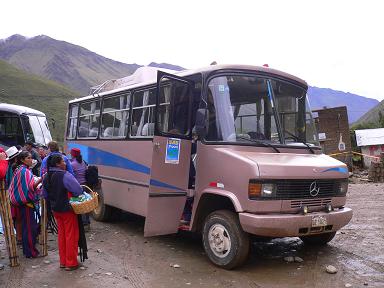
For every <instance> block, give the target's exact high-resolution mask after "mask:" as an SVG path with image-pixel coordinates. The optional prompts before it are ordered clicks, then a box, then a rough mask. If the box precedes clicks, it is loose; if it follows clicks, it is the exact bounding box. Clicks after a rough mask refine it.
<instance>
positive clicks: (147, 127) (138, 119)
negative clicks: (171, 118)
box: [130, 89, 156, 137]
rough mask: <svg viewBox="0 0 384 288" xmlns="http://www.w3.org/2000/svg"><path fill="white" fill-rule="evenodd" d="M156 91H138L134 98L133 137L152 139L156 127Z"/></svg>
mask: <svg viewBox="0 0 384 288" xmlns="http://www.w3.org/2000/svg"><path fill="white" fill-rule="evenodd" d="M155 106H156V89H149V90H144V91H137V92H135V93H134V94H133V98H132V119H131V134H130V135H131V137H152V136H153V135H154V127H155Z"/></svg>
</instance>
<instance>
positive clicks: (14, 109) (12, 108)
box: [0, 103, 45, 116]
mask: <svg viewBox="0 0 384 288" xmlns="http://www.w3.org/2000/svg"><path fill="white" fill-rule="evenodd" d="M0 111H4V112H10V113H15V114H17V115H22V114H26V115H37V116H45V114H44V113H43V112H40V111H38V110H35V109H32V108H29V107H25V106H20V105H13V104H6V103H0Z"/></svg>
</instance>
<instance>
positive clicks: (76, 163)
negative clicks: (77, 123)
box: [71, 148, 91, 231]
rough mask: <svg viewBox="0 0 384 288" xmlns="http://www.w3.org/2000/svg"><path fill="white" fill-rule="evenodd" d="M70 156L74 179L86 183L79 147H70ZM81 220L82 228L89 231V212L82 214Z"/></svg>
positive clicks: (84, 168) (85, 168)
mask: <svg viewBox="0 0 384 288" xmlns="http://www.w3.org/2000/svg"><path fill="white" fill-rule="evenodd" d="M71 157H72V158H71V165H72V168H73V173H74V174H75V178H76V180H77V181H78V182H79V183H80V185H86V184H87V180H86V178H85V173H86V171H87V163H85V161H84V160H83V156H82V155H81V151H80V149H78V148H72V149H71ZM82 221H83V224H84V229H85V230H88V231H89V229H90V225H91V221H90V219H89V213H87V214H83V215H82Z"/></svg>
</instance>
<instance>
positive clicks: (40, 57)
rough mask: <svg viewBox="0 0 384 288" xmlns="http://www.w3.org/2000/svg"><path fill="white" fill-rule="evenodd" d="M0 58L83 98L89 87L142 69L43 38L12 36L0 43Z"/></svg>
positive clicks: (135, 65)
mask: <svg viewBox="0 0 384 288" xmlns="http://www.w3.org/2000/svg"><path fill="white" fill-rule="evenodd" d="M0 59H4V60H5V61H7V62H8V63H10V64H12V65H14V66H16V67H18V68H20V69H22V70H24V71H26V72H29V73H33V74H36V75H40V76H42V77H45V78H47V79H50V80H53V81H56V82H59V83H61V84H63V85H66V86H68V87H70V88H71V89H73V90H74V91H78V92H79V93H80V94H82V95H86V94H88V93H89V88H90V87H91V86H95V85H98V84H100V83H103V82H104V81H106V80H109V79H116V78H121V77H124V76H127V75H130V74H132V73H133V72H134V71H135V70H136V69H137V68H138V67H141V66H140V65H137V64H125V63H121V62H118V61H114V60H111V59H108V58H105V57H103V56H100V55H98V54H96V53H94V52H91V51H89V50H87V49H85V48H83V47H80V46H77V45H74V44H71V43H68V42H65V41H58V40H55V39H52V38H50V37H48V36H45V35H40V36H36V37H33V38H26V37H24V36H21V35H13V36H11V37H9V38H7V39H3V40H0Z"/></svg>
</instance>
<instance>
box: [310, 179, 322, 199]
mask: <svg viewBox="0 0 384 288" xmlns="http://www.w3.org/2000/svg"><path fill="white" fill-rule="evenodd" d="M319 192H320V187H317V183H316V181H313V182H312V183H311V186H310V187H309V194H310V195H311V196H312V197H316V196H317V195H318V194H319Z"/></svg>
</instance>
